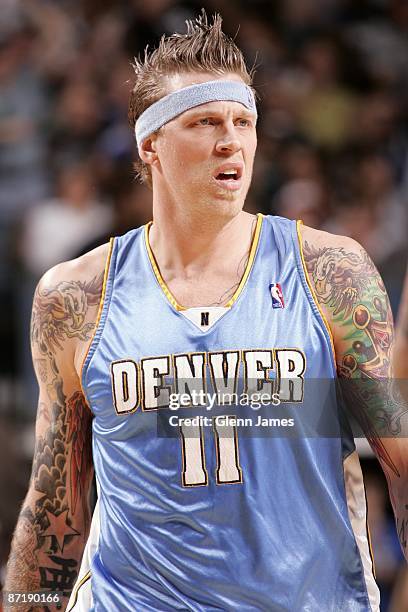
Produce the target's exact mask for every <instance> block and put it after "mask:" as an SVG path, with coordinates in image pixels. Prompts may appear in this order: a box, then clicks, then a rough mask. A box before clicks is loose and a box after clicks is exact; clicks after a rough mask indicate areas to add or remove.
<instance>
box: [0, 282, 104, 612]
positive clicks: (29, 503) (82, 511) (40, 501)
mask: <svg viewBox="0 0 408 612" xmlns="http://www.w3.org/2000/svg"><path fill="white" fill-rule="evenodd" d="M102 278H103V277H102V276H99V277H95V278H94V279H93V280H92V281H91V282H89V283H81V282H61V283H59V284H58V285H57V286H55V287H52V288H47V289H37V291H36V294H35V297H34V305H33V314H32V326H31V341H32V346H33V355H34V366H35V369H36V372H37V376H38V379H39V381H40V382H42V383H46V384H45V385H44V389H46V395H44V396H43V398H42V399H43V401H41V402H40V403H39V407H38V414H37V422H38V423H41V427H40V429H39V431H41V434H38V435H37V440H36V448H35V453H34V461H33V467H32V474H31V481H30V493H29V496H28V497H27V500H26V502H25V504H24V506H23V508H22V510H21V513H20V518H19V521H18V523H17V527H16V531H15V534H14V538H13V543H12V548H11V553H10V558H9V563H8V573H7V580H6V587H5V588H6V590H9V591H13V590H30V591H36V590H40V589H51V590H53V591H59V592H61V593H62V594H63V595H64V597H68V596H69V594H70V591H71V590H72V588H73V585H74V582H75V579H76V576H77V571H78V563H79V556H80V554H81V553H82V547H79V546H78V542H79V540H82V546H83V541H84V539H86V535H87V532H88V528H89V522H90V513H89V507H88V500H87V491H88V489H89V485H90V481H91V478H92V458H91V445H90V440H91V422H92V416H91V412H90V410H89V407H88V406H87V404H86V401H85V398H84V396H83V394H82V393H81V392H80V391H75V392H74V393H71V394H70V395H69V396H68V397H67V396H66V395H65V393H64V385H63V379H62V375H61V373H60V368H59V365H58V364H59V362H60V360H61V359H62V355H63V351H64V342H65V341H66V340H68V339H69V338H77V339H78V340H79V341H87V340H89V339H90V337H91V336H90V334H91V331H92V330H93V329H94V323H90V322H87V315H88V310H89V308H90V307H91V306H97V304H99V300H100V295H101V292H102ZM79 501H80V503H78V502H79ZM78 551H79V553H78ZM22 585H23V586H22ZM17 609H18V608H17ZM44 609H47V608H44Z"/></svg>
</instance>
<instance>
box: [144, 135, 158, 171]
mask: <svg viewBox="0 0 408 612" xmlns="http://www.w3.org/2000/svg"><path fill="white" fill-rule="evenodd" d="M139 156H140V159H141V160H142V161H144V163H145V164H148V165H150V166H153V165H154V164H155V163H156V162H157V161H158V155H157V151H156V134H152V135H151V136H149V138H146V140H144V141H143V142H142V144H141V145H140V147H139Z"/></svg>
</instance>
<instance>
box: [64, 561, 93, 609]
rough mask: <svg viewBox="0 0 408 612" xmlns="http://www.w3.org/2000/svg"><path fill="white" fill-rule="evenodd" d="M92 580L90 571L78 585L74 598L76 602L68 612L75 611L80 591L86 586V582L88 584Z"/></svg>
mask: <svg viewBox="0 0 408 612" xmlns="http://www.w3.org/2000/svg"><path fill="white" fill-rule="evenodd" d="M90 578H91V571H90V570H89V571H88V572H87V573H86V574H85V576H84V577H83V578H82V579H81V580H80V581H79V582H78V584H77V585H76V587H75V596H74V601H73V604H72V606H71V607H70V608H69V609H67V612H71V610H73V609H74V608H75V606H76V604H77V601H78V593H79V589H80V588H81V587H82V586H83V585H84V584H85V582H87V581H88V580H89V579H90Z"/></svg>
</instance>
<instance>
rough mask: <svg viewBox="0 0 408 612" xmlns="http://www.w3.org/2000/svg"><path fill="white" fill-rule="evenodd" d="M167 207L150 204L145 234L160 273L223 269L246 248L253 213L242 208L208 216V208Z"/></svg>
mask: <svg viewBox="0 0 408 612" xmlns="http://www.w3.org/2000/svg"><path fill="white" fill-rule="evenodd" d="M225 205H226V207H227V206H228V205H229V204H228V203H227V202H226V203H225ZM170 211H171V212H170ZM170 211H169V208H167V207H164V206H153V225H152V227H151V229H150V234H149V240H150V245H151V248H152V250H153V253H154V254H155V257H156V259H157V261H158V264H159V267H160V269H161V271H162V274H165V275H168V276H170V277H172V276H179V277H180V276H181V277H189V276H192V275H197V274H200V273H205V272H206V271H208V270H211V269H213V270H214V269H215V270H216V269H217V268H220V267H222V268H223V269H225V268H228V267H229V264H230V263H231V265H234V264H235V263H236V261H237V259H238V260H240V259H241V258H242V257H244V255H245V253H246V252H247V251H248V249H249V246H250V243H251V237H252V233H253V229H254V222H255V217H254V215H250V214H248V213H246V212H244V211H241V212H239V213H238V214H237V215H235V216H233V217H227V216H221V215H214V216H209V215H208V212H206V213H203V214H197V212H196V214H194V215H192V214H191V212H189V213H188V214H185V213H184V214H181V213H180V212H179V214H177V212H178V211H177V210H174V209H173V208H171V209H170ZM169 212H170V214H169Z"/></svg>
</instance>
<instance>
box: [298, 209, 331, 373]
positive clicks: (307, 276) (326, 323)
mask: <svg viewBox="0 0 408 612" xmlns="http://www.w3.org/2000/svg"><path fill="white" fill-rule="evenodd" d="M301 225H303V221H300V220H299V221H297V222H296V230H297V237H298V242H299V252H300V257H301V260H302V265H303V272H304V275H305V278H306V281H307V284H308V286H309V289H310V293H311V294H312V298H313V301H314V303H315V304H316V307H317V309H318V311H319V313H320V316H321V317H322V320H323V323H324V326H325V327H326V329H327V332H328V334H329V338H330V346H331V350H332V357H333V362H334V367H335V368H336V363H337V362H336V349H335V348H334V340H333V334H332V331H331V329H330V325H329V323H328V321H327V318H326V315H325V314H324V312H323V310H322V308H321V306H320V304H319V300H318V299H317V296H316V292H315V290H314V287H313V284H312V282H311V280H310V276H309V272H308V271H307V267H306V262H305V256H304V253H303V245H302V234H301V231H300V227H301Z"/></svg>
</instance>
